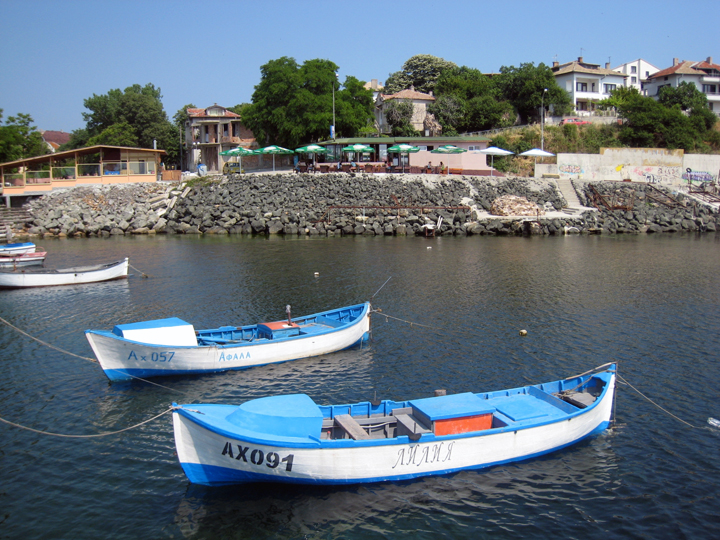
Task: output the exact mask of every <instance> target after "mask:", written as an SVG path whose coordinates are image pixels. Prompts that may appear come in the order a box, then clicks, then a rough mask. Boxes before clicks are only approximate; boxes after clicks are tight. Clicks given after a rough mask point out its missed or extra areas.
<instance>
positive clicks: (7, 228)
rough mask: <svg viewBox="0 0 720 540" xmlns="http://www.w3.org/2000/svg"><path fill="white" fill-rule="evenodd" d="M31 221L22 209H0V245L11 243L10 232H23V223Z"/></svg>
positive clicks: (27, 213) (26, 212) (28, 214)
mask: <svg viewBox="0 0 720 540" xmlns="http://www.w3.org/2000/svg"><path fill="white" fill-rule="evenodd" d="M31 219H32V216H31V215H30V213H29V212H28V211H27V210H25V209H24V208H7V207H0V243H7V242H12V231H20V230H24V229H25V223H27V222H28V221H29V220H31ZM8 236H9V237H8Z"/></svg>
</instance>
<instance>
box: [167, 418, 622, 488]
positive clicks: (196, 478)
mask: <svg viewBox="0 0 720 540" xmlns="http://www.w3.org/2000/svg"><path fill="white" fill-rule="evenodd" d="M609 424H610V423H609V422H603V423H602V424H600V426H598V427H597V428H595V429H594V430H593V431H592V432H591V433H589V434H588V435H585V436H584V437H581V438H579V439H577V440H574V441H572V442H569V443H568V444H565V445H562V446H557V447H555V448H551V449H549V450H546V451H544V452H537V453H535V454H528V455H526V456H520V457H517V458H514V459H506V460H502V461H495V462H492V463H483V464H481V465H471V466H469V467H459V468H454V469H443V470H438V471H426V472H422V473H417V474H401V475H393V476H378V477H372V478H357V479H347V478H343V479H332V478H328V479H313V478H291V477H286V476H278V475H266V474H257V473H250V472H247V471H239V470H236V469H228V468H225V467H217V466H214V465H201V464H199V463H180V465H182V468H183V471H185V475H186V476H187V477H188V480H190V482H191V483H193V484H200V485H204V486H222V485H229V484H241V483H249V482H280V483H289V484H322V485H338V484H363V483H371V482H399V481H402V480H412V479H414V478H421V477H423V476H442V475H447V474H454V473H456V472H460V471H467V470H477V469H486V468H488V467H494V466H496V465H503V464H505V463H513V462H516V461H525V460H528V459H533V458H536V457H539V456H543V455H545V454H551V453H553V452H558V451H560V450H562V449H564V448H567V447H569V446H573V445H575V444H577V443H579V442H581V441H583V440H585V439H588V438H590V437H593V436H595V435H597V434H599V433H600V432H602V431H604V430H605V429H606V428H607V427H608V426H609Z"/></svg>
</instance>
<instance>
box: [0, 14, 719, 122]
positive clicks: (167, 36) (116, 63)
mask: <svg viewBox="0 0 720 540" xmlns="http://www.w3.org/2000/svg"><path fill="white" fill-rule="evenodd" d="M719 17H720V1H718V0H685V1H683V2H670V1H669V0H664V1H663V0H656V1H646V0H622V1H619V0H604V1H603V0H601V1H599V2H577V1H565V0H562V1H561V0H547V1H542V0H539V1H530V0H528V1H519V0H504V1H487V0H475V1H466V0H452V1H449V0H444V1H440V0H415V1H409V0H406V1H392V0H383V1H375V0H362V1H359V2H347V1H343V0H333V1H325V0H316V1H312V0H305V1H289V0H261V1H254V2H251V1H246V0H233V1H224V0H204V1H189V0H172V1H170V0H142V1H139V0H114V1H106V0H89V1H88V0H0V23H1V24H2V31H1V32H0V70H1V71H0V108H2V109H4V118H7V117H8V116H10V115H14V114H16V113H19V112H22V113H27V114H30V115H31V116H32V117H33V119H34V120H35V125H36V126H37V127H38V128H39V129H50V130H63V131H68V132H70V131H72V130H73V129H77V128H81V127H84V122H83V120H82V113H83V112H84V111H86V109H85V108H84V106H83V100H84V99H86V98H88V97H90V96H92V95H93V94H105V93H107V92H108V91H109V90H111V89H113V88H120V89H124V88H126V87H128V86H130V85H132V84H136V83H137V84H140V85H145V84H147V83H153V84H154V85H155V86H156V87H160V88H161V90H162V94H163V104H164V106H165V111H166V112H167V114H168V117H170V118H172V116H173V115H174V114H175V113H176V112H177V110H178V109H180V108H181V107H183V106H184V105H186V104H188V103H193V104H195V105H196V106H198V107H207V106H209V105H212V104H213V103H218V104H220V105H223V106H227V107H230V106H233V105H237V104H238V103H244V102H250V101H251V97H252V93H253V89H254V87H255V85H256V84H257V83H258V82H259V80H260V66H262V65H263V64H265V63H266V62H268V61H269V60H273V59H276V58H280V57H281V56H290V57H292V58H295V60H296V61H297V62H298V63H302V62H304V61H305V60H310V59H314V58H323V59H329V60H331V61H333V62H334V63H335V64H337V65H338V66H339V67H340V69H339V76H340V80H341V81H344V79H345V76H347V75H353V76H355V77H357V78H358V79H361V80H364V81H369V80H371V79H378V80H380V81H382V82H384V81H385V79H386V78H387V76H388V74H390V73H392V72H394V71H398V70H400V69H401V68H402V65H403V63H404V62H405V61H406V60H407V59H408V58H410V57H412V56H414V55H416V54H431V55H433V56H438V57H441V58H444V59H445V60H450V61H452V62H454V63H456V64H457V65H466V66H469V67H473V68H477V69H479V70H481V71H483V72H497V71H499V69H500V67H501V66H519V65H520V64H522V63H525V62H531V63H534V64H535V65H537V64H539V63H540V62H544V63H545V64H546V65H552V62H553V60H557V61H559V62H560V63H563V62H569V61H571V60H575V59H577V57H578V56H580V55H581V54H582V56H583V57H584V58H585V60H586V61H588V62H592V63H596V64H601V65H604V64H605V62H608V61H609V62H610V63H611V65H612V67H616V66H617V65H619V64H622V63H624V62H628V61H631V60H635V59H637V58H643V59H645V60H647V61H649V62H650V63H652V64H654V65H655V66H657V67H658V68H660V69H663V68H666V67H669V66H670V65H672V59H673V58H675V57H677V58H680V59H681V60H683V59H684V60H704V59H705V58H707V57H708V56H712V57H713V59H714V61H715V63H720V47H718V43H720V42H719V41H718V29H717V21H718V18H719Z"/></svg>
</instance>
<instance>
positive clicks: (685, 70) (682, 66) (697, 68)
mask: <svg viewBox="0 0 720 540" xmlns="http://www.w3.org/2000/svg"><path fill="white" fill-rule="evenodd" d="M710 69H715V70H717V71H720V66H718V65H717V64H711V63H709V62H691V61H690V60H683V61H682V62H678V63H677V64H675V65H674V66H670V67H669V68H666V69H663V70H661V71H658V72H657V73H653V74H652V75H650V77H648V80H650V79H657V78H658V77H667V76H668V75H675V74H678V75H705V74H706V73H705V71H704V70H710Z"/></svg>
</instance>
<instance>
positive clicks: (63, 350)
mask: <svg viewBox="0 0 720 540" xmlns="http://www.w3.org/2000/svg"><path fill="white" fill-rule="evenodd" d="M0 322H2V323H3V324H6V325H7V326H9V327H10V328H12V329H13V330H15V331H17V332H20V333H21V334H22V335H23V336H26V337H29V338H30V339H32V340H34V341H37V342H38V343H40V344H42V345H45V346H46V347H50V348H51V349H55V350H56V351H59V352H61V353H65V354H69V355H70V356H74V357H75V358H80V359H81V360H89V361H90V362H95V363H96V364H97V360H95V359H94V358H88V357H87V356H80V355H79V354H75V353H71V352H70V351H66V350H65V349H61V348H60V347H55V346H54V345H50V344H49V343H48V342H46V341H43V340H41V339H38V338H36V337H35V336H31V335H30V334H28V333H27V332H25V331H24V330H20V329H19V328H18V327H17V326H15V325H13V324H10V323H9V322H8V321H6V320H5V319H3V318H2V317H0Z"/></svg>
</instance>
